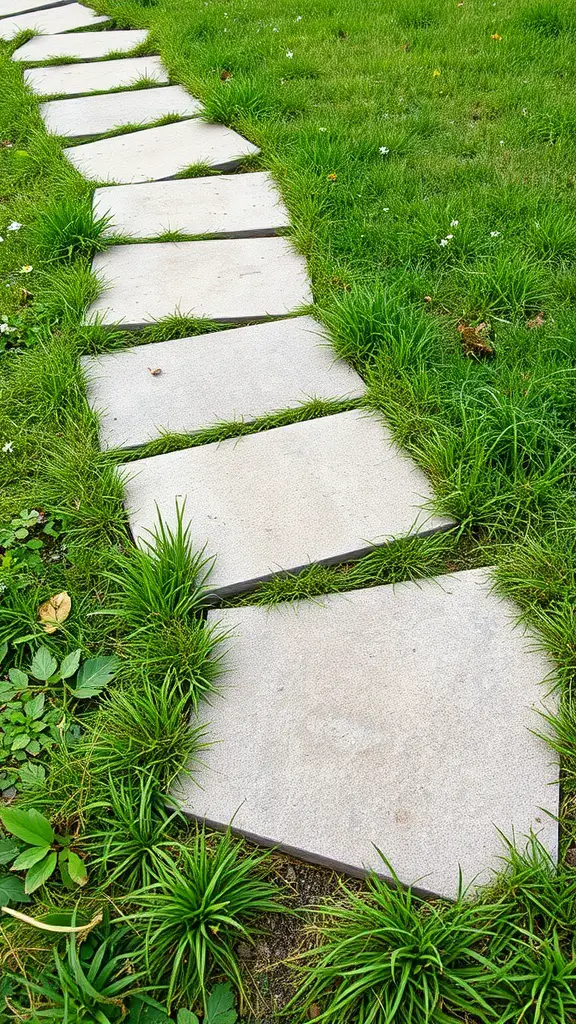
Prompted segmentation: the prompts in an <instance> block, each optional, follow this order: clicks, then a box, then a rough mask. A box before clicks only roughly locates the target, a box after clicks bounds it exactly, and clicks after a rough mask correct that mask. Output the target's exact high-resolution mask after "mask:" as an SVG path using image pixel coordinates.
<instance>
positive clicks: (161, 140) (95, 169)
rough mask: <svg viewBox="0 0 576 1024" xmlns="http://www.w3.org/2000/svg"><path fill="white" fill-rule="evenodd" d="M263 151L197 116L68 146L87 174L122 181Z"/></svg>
mask: <svg viewBox="0 0 576 1024" xmlns="http://www.w3.org/2000/svg"><path fill="white" fill-rule="evenodd" d="M257 152H258V147H257V146H254V145H253V144H252V143H251V142H248V140H247V139H243V138H242V136H241V135H238V133H237V132H235V131H232V129H231V128H225V127H224V126H223V125H221V124H206V123H205V122H204V121H199V120H196V119H194V120H191V121H182V122H178V123H177V124H166V125H161V126H160V127H158V128H146V129H145V130H144V131H141V132H132V133H131V134H129V135H118V136H116V138H112V139H99V140H98V141H97V142H87V143H85V144H84V145H83V146H73V147H68V148H66V149H65V150H64V153H65V154H66V156H67V157H68V159H69V160H70V161H71V162H72V163H73V164H74V166H75V167H77V168H78V170H79V171H80V173H81V174H83V175H84V177H86V178H90V179H91V180H92V181H102V182H117V183H118V184H120V185H123V184H125V185H129V184H133V183H136V182H140V181H161V180H163V179H164V178H173V177H174V176H175V175H176V174H179V173H180V172H181V171H185V170H186V168H188V167H190V166H191V165H192V164H208V166H209V167H214V168H218V169H219V170H222V171H228V170H231V169H232V168H233V167H235V166H236V165H237V163H238V161H239V160H241V159H242V157H245V156H250V155H251V154H252V153H257Z"/></svg>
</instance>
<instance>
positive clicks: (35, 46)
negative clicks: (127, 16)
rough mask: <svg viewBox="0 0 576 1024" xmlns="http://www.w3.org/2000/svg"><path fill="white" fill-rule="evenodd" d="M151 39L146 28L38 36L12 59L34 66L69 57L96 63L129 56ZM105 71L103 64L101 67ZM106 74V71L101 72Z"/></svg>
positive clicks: (29, 41) (15, 52)
mask: <svg viewBox="0 0 576 1024" xmlns="http://www.w3.org/2000/svg"><path fill="white" fill-rule="evenodd" d="M147 38H148V32H147V30H146V29H130V30H129V31H120V30H118V31H116V30H112V31H110V32H78V33H76V34H72V35H52V36H36V37H35V38H34V39H29V40H28V42H27V43H24V45H23V46H19V47H18V49H17V50H14V53H13V54H12V60H17V61H25V62H26V63H30V64H33V63H35V62H36V61H43V60H52V59H53V58H56V57H69V58H70V59H71V60H96V59H97V58H99V57H107V56H108V54H110V53H129V52H130V51H131V50H134V49H135V48H136V47H137V46H140V45H141V44H142V43H144V42H145V41H146V39H147ZM101 66H102V68H104V65H103V64H102V65H101ZM102 73H103V74H105V72H104V71H103V72H102Z"/></svg>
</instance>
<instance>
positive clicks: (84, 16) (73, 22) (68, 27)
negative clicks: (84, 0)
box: [0, 3, 110, 39]
mask: <svg viewBox="0 0 576 1024" xmlns="http://www.w3.org/2000/svg"><path fill="white" fill-rule="evenodd" d="M109 20H110V19H109V18H108V17H107V16H106V15H104V14H96V13H95V12H94V11H92V10H91V9H90V8H89V7H83V6H82V4H76V3H70V4H64V5H63V6H61V7H50V8H48V9H47V10H43V11H30V12H29V13H28V14H16V15H14V17H11V18H2V19H1V20H0V39H13V38H14V36H17V35H18V33H19V32H26V31H32V32H39V33H41V34H42V35H53V34H54V33H56V32H71V31H73V30H74V29H76V28H85V27H86V26H88V25H97V24H99V23H100V22H102V21H109Z"/></svg>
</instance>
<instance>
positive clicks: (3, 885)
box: [0, 875, 30, 907]
mask: <svg viewBox="0 0 576 1024" xmlns="http://www.w3.org/2000/svg"><path fill="white" fill-rule="evenodd" d="M10 903H30V897H29V896H27V895H26V892H25V891H24V882H23V881H22V879H21V878H17V877H16V875H2V877H0V907H7V906H9V905H10Z"/></svg>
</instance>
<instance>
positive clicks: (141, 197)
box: [94, 171, 290, 238]
mask: <svg viewBox="0 0 576 1024" xmlns="http://www.w3.org/2000/svg"><path fill="white" fill-rule="evenodd" d="M94 212H95V214H96V216H101V215H102V214H104V213H109V214H111V216H112V223H111V225H110V227H109V228H108V230H107V234H109V235H110V234H121V235H131V236H132V237H134V238H153V237H154V236H156V235H161V234H163V233H164V232H166V231H178V232H179V233H180V234H183V235H219V234H220V235H229V236H241V235H257V234H273V233H274V231H275V230H277V229H278V228H283V227H288V225H289V224H290V220H289V216H288V211H287V209H286V207H285V206H284V204H283V203H282V200H281V198H280V195H279V193H278V190H277V189H276V186H275V185H274V182H273V180H272V178H271V177H270V175H269V174H266V173H265V172H264V171H261V172H257V173H255V174H221V175H216V176H214V177H211V176H207V177H205V178H184V179H181V180H177V181H154V182H149V183H147V184H145V185H113V186H111V187H109V188H99V189H96V192H95V193H94Z"/></svg>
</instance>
